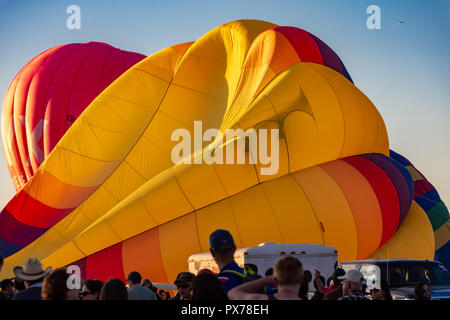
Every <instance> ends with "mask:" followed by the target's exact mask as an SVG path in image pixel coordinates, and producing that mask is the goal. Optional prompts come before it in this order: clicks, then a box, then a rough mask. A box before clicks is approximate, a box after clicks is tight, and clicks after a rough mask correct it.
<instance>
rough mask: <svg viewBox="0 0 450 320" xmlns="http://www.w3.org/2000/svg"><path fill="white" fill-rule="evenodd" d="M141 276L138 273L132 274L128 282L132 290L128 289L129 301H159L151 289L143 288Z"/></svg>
mask: <svg viewBox="0 0 450 320" xmlns="http://www.w3.org/2000/svg"><path fill="white" fill-rule="evenodd" d="M141 280H142V277H141V274H140V273H139V272H137V271H133V272H130V274H129V275H128V278H127V281H128V285H129V286H130V289H128V300H158V298H157V297H156V294H155V293H154V292H153V291H152V290H150V289H149V288H146V287H142V286H141Z"/></svg>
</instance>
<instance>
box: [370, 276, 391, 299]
mask: <svg viewBox="0 0 450 320" xmlns="http://www.w3.org/2000/svg"><path fill="white" fill-rule="evenodd" d="M370 296H371V297H372V300H392V295H391V290H389V284H388V283H387V281H386V280H384V279H383V280H381V283H380V286H377V285H376V284H375V283H374V284H373V285H372V289H371V290H370Z"/></svg>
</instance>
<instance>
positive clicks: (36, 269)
mask: <svg viewBox="0 0 450 320" xmlns="http://www.w3.org/2000/svg"><path fill="white" fill-rule="evenodd" d="M51 270H52V267H48V268H46V269H45V270H42V264H41V262H40V261H39V260H38V259H37V258H29V259H28V260H27V262H25V264H24V265H23V267H20V266H17V267H14V274H15V275H16V277H17V278H19V279H22V280H25V281H33V280H38V279H41V278H44V277H45V276H46V275H48V274H49V273H50V271H51Z"/></svg>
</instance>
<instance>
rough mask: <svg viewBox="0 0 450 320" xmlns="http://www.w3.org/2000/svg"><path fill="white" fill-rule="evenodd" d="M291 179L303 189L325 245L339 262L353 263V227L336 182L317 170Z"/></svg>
mask: <svg viewBox="0 0 450 320" xmlns="http://www.w3.org/2000/svg"><path fill="white" fill-rule="evenodd" d="M292 175H293V177H294V178H295V179H296V180H297V181H298V183H299V184H300V186H301V187H302V188H303V190H304V192H305V194H306V195H307V197H308V199H309V201H310V202H311V205H312V207H313V208H314V212H315V214H316V216H317V218H318V219H319V221H320V223H321V224H322V226H323V237H324V240H325V245H327V246H332V247H335V248H336V249H337V250H338V252H339V259H340V260H343V261H345V260H354V259H356V257H357V249H358V248H357V246H358V242H357V231H356V225H355V222H354V220H353V214H352V211H351V209H350V207H349V204H348V202H347V200H346V198H345V196H344V194H343V193H342V191H341V189H340V188H339V186H338V185H337V184H336V182H335V181H334V180H333V179H332V178H331V177H330V176H329V175H328V174H327V173H326V172H325V171H324V170H323V169H321V168H320V167H312V168H308V169H305V170H301V171H298V172H295V173H293V174H292ZM323 199H327V201H323Z"/></svg>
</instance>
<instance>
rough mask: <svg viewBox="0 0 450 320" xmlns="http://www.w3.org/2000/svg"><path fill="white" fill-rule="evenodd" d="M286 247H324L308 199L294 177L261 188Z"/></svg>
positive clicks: (281, 179)
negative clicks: (292, 244)
mask: <svg viewBox="0 0 450 320" xmlns="http://www.w3.org/2000/svg"><path fill="white" fill-rule="evenodd" d="M262 188H263V189H264V193H265V194H266V195H267V199H268V201H269V202H270V206H271V207H272V208H273V211H274V213H275V216H276V220H277V223H278V226H279V228H280V231H281V234H282V238H283V240H284V242H286V243H310V244H322V245H323V244H324V241H323V237H322V231H321V228H320V225H319V221H318V220H317V217H316V215H315V213H314V209H313V208H312V206H311V203H310V202H309V200H308V198H307V197H306V195H305V193H304V192H303V190H302V189H301V188H300V186H299V185H298V183H297V182H296V180H295V179H294V178H293V177H292V176H291V175H286V176H283V177H281V178H278V179H276V180H273V181H269V182H267V183H264V184H262Z"/></svg>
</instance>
